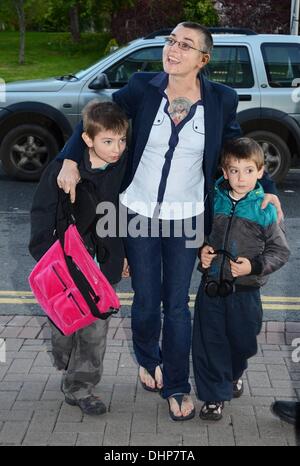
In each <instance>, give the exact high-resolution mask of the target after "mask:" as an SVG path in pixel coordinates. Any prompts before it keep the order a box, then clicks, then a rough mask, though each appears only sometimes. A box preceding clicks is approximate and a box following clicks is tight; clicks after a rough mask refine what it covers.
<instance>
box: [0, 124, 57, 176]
mask: <svg viewBox="0 0 300 466" xmlns="http://www.w3.org/2000/svg"><path fill="white" fill-rule="evenodd" d="M58 151H59V147H58V143H57V141H56V139H55V137H54V136H53V134H52V133H50V132H49V131H48V130H47V129H46V128H43V127H42V126H39V125H36V124H26V125H25V124H24V125H19V126H16V127H15V128H13V129H11V130H10V131H9V132H8V133H7V135H6V136H5V137H4V138H3V140H2V143H1V149H0V158H1V160H2V166H3V170H4V171H5V173H6V174H7V175H9V176H12V177H14V178H17V179H19V180H29V181H35V180H39V179H40V176H41V174H42V172H43V171H44V169H45V168H46V166H47V165H48V163H49V162H50V161H51V160H52V159H53V158H54V157H55V155H56V154H57V153H58Z"/></svg>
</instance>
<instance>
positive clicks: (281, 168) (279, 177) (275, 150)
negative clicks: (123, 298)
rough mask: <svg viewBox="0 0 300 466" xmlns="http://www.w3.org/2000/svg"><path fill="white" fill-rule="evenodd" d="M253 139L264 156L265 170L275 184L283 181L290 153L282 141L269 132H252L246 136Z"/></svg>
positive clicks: (289, 161) (288, 166)
mask: <svg viewBox="0 0 300 466" xmlns="http://www.w3.org/2000/svg"><path fill="white" fill-rule="evenodd" d="M247 136H248V137H250V138H253V139H255V141H257V142H258V143H259V144H260V146H261V147H262V149H263V151H264V154H265V165H266V170H267V172H268V173H269V174H270V176H271V177H272V179H273V180H274V181H275V182H276V183H281V182H282V181H284V179H285V177H286V175H287V173H288V171H289V169H290V166H291V153H290V150H289V148H288V146H287V144H286V143H285V142H284V140H283V139H282V138H281V137H280V136H277V134H274V133H272V132H271V131H253V132H251V133H248V134H247Z"/></svg>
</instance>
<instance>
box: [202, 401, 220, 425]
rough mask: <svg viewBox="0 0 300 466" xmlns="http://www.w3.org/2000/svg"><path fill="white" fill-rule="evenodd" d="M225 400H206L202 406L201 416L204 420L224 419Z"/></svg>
mask: <svg viewBox="0 0 300 466" xmlns="http://www.w3.org/2000/svg"><path fill="white" fill-rule="evenodd" d="M223 408H224V402H223V401H206V402H205V403H204V405H203V406H202V408H201V411H200V414H199V416H200V418H201V419H203V421H219V420H220V419H222V417H223V415H222V410H223Z"/></svg>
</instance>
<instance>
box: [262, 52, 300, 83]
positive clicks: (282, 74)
mask: <svg viewBox="0 0 300 466" xmlns="http://www.w3.org/2000/svg"><path fill="white" fill-rule="evenodd" d="M261 48H262V55H263V58H264V62H265V68H266V73H267V77H268V82H269V84H270V86H271V87H292V82H293V79H296V78H300V44H262V46H261Z"/></svg>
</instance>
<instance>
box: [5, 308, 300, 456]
mask: <svg viewBox="0 0 300 466" xmlns="http://www.w3.org/2000/svg"><path fill="white" fill-rule="evenodd" d="M298 338H299V339H300V326H299V323H294V324H293V322H286V323H285V322H280V323H279V322H265V323H264V324H263V328H262V332H261V334H260V335H259V337H258V340H259V350H258V353H257V355H256V356H255V357H254V358H252V359H251V360H250V363H249V368H248V370H247V372H246V373H245V374H244V383H245V392H244V395H243V396H242V397H241V398H239V399H235V400H232V401H231V402H230V403H226V405H225V410H224V417H223V419H222V420H221V421H219V422H215V423H209V422H204V421H202V420H200V419H199V416H198V413H199V410H200V407H201V404H202V403H201V402H200V401H198V400H196V411H197V415H196V417H195V418H194V419H193V420H191V421H187V422H174V421H172V420H171V419H170V418H169V415H168V408H167V402H166V401H165V400H163V399H162V398H161V397H160V396H159V395H158V394H154V393H150V392H146V391H145V390H143V389H142V387H141V385H140V384H139V382H138V377H137V375H138V370H137V365H136V362H135V360H134V355H133V349H132V342H131V331H130V318H128V317H126V318H122V317H113V318H112V319H111V325H110V331H109V338H108V342H107V351H106V356H105V362H104V373H103V377H102V380H101V382H100V384H99V385H98V386H97V389H96V393H97V394H99V395H101V397H102V398H103V401H104V402H105V403H106V405H107V406H108V412H107V414H105V415H102V416H98V417H91V416H85V415H83V414H82V413H81V411H80V409H79V408H78V407H72V406H69V405H67V404H66V403H65V402H64V396H63V394H62V393H61V392H60V373H59V372H58V371H57V370H56V369H55V368H53V366H52V360H51V342H50V330H49V327H48V323H47V319H46V318H45V317H30V316H20V315H18V316H14V315H8V316H5V315H1V316H0V343H1V344H2V346H1V345H0V351H1V352H0V361H1V357H2V359H4V357H3V355H5V362H0V445H18V446H20V445H30V446H38V445H65V446H67V445H80V446H84V445H90V446H92V445H94V446H101V445H102V446H115V447H117V446H120V447H121V446H141V445H145V446H170V447H178V446H206V445H239V446H240V445H265V446H270V445H285V446H292V445H299V441H298V440H297V439H296V436H295V431H294V428H293V426H290V425H288V424H285V423H282V422H281V421H280V420H279V419H277V418H275V417H274V416H273V415H272V414H271V412H270V404H271V403H272V402H273V401H274V400H276V399H287V400H295V401H296V400H297V399H298V397H299V396H300V363H299V361H300V350H299V348H300V346H297V345H296V343H297V341H296V340H297V339H298ZM295 342H296V343H295ZM293 343H294V346H292V345H293ZM298 345H300V340H299V341H298ZM297 348H298V350H297ZM191 382H192V385H193V377H192V369H191ZM194 398H195V396H194Z"/></svg>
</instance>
